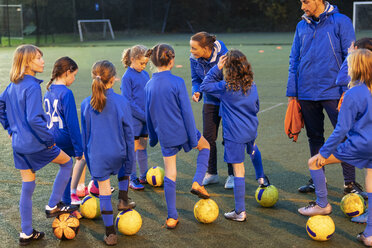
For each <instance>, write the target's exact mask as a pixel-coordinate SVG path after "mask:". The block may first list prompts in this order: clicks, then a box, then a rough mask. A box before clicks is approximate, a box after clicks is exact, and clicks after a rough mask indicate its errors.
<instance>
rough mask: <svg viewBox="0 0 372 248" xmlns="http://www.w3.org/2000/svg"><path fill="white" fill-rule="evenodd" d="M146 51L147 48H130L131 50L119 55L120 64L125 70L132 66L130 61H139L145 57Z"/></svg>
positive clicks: (140, 46)
mask: <svg viewBox="0 0 372 248" xmlns="http://www.w3.org/2000/svg"><path fill="white" fill-rule="evenodd" d="M146 51H147V48H146V47H145V46H142V45H135V46H132V47H131V48H128V49H126V50H124V51H123V53H122V55H121V62H122V63H123V65H124V67H125V68H128V67H129V66H130V65H131V64H132V61H131V59H140V58H142V57H145V54H146Z"/></svg>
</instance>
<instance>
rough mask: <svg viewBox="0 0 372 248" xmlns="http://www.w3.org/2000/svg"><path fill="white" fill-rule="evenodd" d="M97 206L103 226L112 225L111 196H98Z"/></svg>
mask: <svg viewBox="0 0 372 248" xmlns="http://www.w3.org/2000/svg"><path fill="white" fill-rule="evenodd" d="M99 206H100V207H101V214H102V219H103V223H104V224H105V226H112V225H114V219H113V211H112V204H111V195H100V196H99Z"/></svg>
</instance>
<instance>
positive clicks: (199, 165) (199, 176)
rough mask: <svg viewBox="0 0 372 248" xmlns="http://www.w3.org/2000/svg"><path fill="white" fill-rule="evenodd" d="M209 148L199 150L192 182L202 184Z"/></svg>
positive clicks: (206, 167) (206, 168)
mask: <svg viewBox="0 0 372 248" xmlns="http://www.w3.org/2000/svg"><path fill="white" fill-rule="evenodd" d="M208 160H209V149H202V150H200V151H199V154H198V158H197V159H196V172H195V175H194V179H193V180H192V181H193V182H198V184H199V185H202V182H203V179H204V176H205V173H206V172H207V170H208Z"/></svg>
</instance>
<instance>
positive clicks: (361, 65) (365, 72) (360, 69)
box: [347, 49, 372, 92]
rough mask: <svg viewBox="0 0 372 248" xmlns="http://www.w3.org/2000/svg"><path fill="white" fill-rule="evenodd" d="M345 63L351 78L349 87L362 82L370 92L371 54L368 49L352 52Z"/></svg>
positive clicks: (371, 80) (371, 74)
mask: <svg viewBox="0 0 372 248" xmlns="http://www.w3.org/2000/svg"><path fill="white" fill-rule="evenodd" d="M347 63H348V66H349V75H350V77H351V81H350V83H349V87H350V88H352V87H353V86H355V85H358V84H359V83H362V82H364V83H365V84H366V85H367V87H368V88H369V90H370V91H371V92H372V69H371V68H372V52H371V51H370V50H368V49H357V50H354V51H353V52H352V53H350V55H349V56H348V58H347Z"/></svg>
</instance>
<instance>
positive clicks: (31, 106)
mask: <svg viewBox="0 0 372 248" xmlns="http://www.w3.org/2000/svg"><path fill="white" fill-rule="evenodd" d="M26 99H27V100H26V101H27V102H26V118H27V122H28V124H29V126H30V129H31V132H32V133H33V135H35V137H36V138H37V139H38V140H39V142H40V143H42V144H45V146H46V147H51V146H52V145H54V143H55V141H54V137H53V135H52V134H51V133H50V132H49V130H48V128H47V119H46V117H45V113H44V110H43V106H42V102H41V99H42V96H41V88H40V86H38V87H30V88H29V89H28V90H27V92H26Z"/></svg>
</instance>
